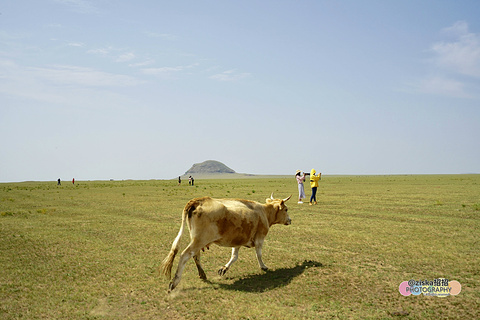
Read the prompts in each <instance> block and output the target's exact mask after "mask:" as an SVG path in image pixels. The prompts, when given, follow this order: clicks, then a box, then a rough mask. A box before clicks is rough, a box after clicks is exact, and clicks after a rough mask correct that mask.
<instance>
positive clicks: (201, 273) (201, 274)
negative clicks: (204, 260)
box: [198, 271, 207, 280]
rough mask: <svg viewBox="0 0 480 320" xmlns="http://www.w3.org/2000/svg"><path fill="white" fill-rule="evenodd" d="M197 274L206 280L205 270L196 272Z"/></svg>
mask: <svg viewBox="0 0 480 320" xmlns="http://www.w3.org/2000/svg"><path fill="white" fill-rule="evenodd" d="M198 276H199V277H200V279H202V280H207V275H206V274H205V272H203V271H202V272H199V273H198Z"/></svg>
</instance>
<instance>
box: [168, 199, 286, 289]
mask: <svg viewBox="0 0 480 320" xmlns="http://www.w3.org/2000/svg"><path fill="white" fill-rule="evenodd" d="M290 197H291V196H290ZM290 197H288V198H286V199H283V200H282V199H274V198H273V194H272V195H271V197H270V198H269V199H266V203H265V204H261V203H259V202H255V201H249V200H241V199H212V198H210V197H204V198H197V199H193V200H190V201H189V202H188V203H187V205H186V206H185V208H184V209H183V215H182V225H181V226H180V231H179V232H178V235H177V237H176V238H175V240H174V241H173V244H172V249H171V250H170V253H169V254H168V256H167V257H166V258H165V260H163V263H162V273H163V274H165V275H166V276H167V278H169V279H170V277H171V273H172V265H173V260H174V259H175V256H176V254H177V253H178V250H179V247H180V245H179V243H180V238H181V237H182V234H183V230H184V228H185V221H187V222H188V228H189V229H190V239H191V241H190V244H189V245H188V246H187V248H185V250H184V251H183V252H182V254H181V255H180V261H179V262H178V268H177V272H176V273H175V276H174V278H173V280H172V281H171V282H170V286H169V292H170V291H171V290H173V289H174V288H175V287H176V286H177V285H178V283H179V282H180V279H181V277H182V272H183V269H184V267H185V264H186V262H187V261H188V259H190V258H192V257H193V259H194V261H195V264H196V265H197V269H198V275H199V276H200V278H201V279H203V280H206V279H207V276H206V275H205V272H204V271H203V268H202V266H201V264H200V250H201V249H203V248H205V247H207V248H208V246H209V245H211V244H212V243H215V244H217V245H219V246H222V247H231V248H232V257H231V259H230V261H228V263H227V264H226V265H225V266H224V267H222V268H221V269H220V270H219V271H218V274H219V275H221V276H223V275H224V274H225V273H226V272H227V271H228V269H229V268H230V267H231V266H232V264H233V263H234V262H235V261H237V259H238V251H239V250H240V247H242V246H245V247H247V248H251V247H255V251H256V254H257V259H258V264H259V265H260V268H261V269H262V270H268V268H267V266H266V265H265V264H264V263H263V261H262V245H263V240H264V239H265V236H266V235H267V233H268V229H269V228H270V227H271V226H272V225H274V224H285V225H289V224H291V223H292V220H291V219H290V217H289V216H288V213H287V210H288V209H287V206H286V205H285V202H286V201H287V200H289V199H290Z"/></svg>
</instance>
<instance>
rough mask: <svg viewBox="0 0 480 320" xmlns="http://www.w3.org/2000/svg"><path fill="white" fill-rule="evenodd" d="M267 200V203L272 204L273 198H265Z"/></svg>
mask: <svg viewBox="0 0 480 320" xmlns="http://www.w3.org/2000/svg"><path fill="white" fill-rule="evenodd" d="M265 202H266V203H267V204H270V203H272V202H273V201H272V199H270V198H267V199H265Z"/></svg>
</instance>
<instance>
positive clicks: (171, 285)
mask: <svg viewBox="0 0 480 320" xmlns="http://www.w3.org/2000/svg"><path fill="white" fill-rule="evenodd" d="M173 289H175V285H174V284H173V281H172V282H170V284H169V285H168V293H170V292H172V290H173Z"/></svg>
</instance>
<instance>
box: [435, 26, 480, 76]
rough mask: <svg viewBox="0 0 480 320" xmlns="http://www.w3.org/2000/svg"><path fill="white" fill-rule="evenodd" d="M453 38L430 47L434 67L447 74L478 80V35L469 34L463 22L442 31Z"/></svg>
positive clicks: (479, 50)
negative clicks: (447, 72) (433, 55)
mask: <svg viewBox="0 0 480 320" xmlns="http://www.w3.org/2000/svg"><path fill="white" fill-rule="evenodd" d="M443 32H444V34H447V35H451V36H453V37H454V38H453V40H452V41H442V42H438V43H435V44H434V45H433V46H432V51H433V52H434V54H435V57H434V61H435V63H436V65H437V66H438V67H439V68H441V69H444V70H446V71H449V72H453V73H457V74H461V75H467V76H471V77H475V78H480V34H475V33H471V32H469V30H468V24H467V23H466V22H465V21H459V22H457V23H455V24H454V25H453V26H451V27H449V28H445V29H444V30H443Z"/></svg>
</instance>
